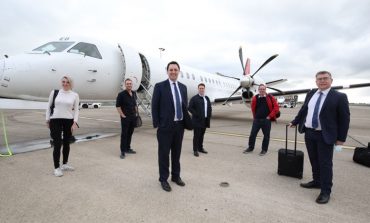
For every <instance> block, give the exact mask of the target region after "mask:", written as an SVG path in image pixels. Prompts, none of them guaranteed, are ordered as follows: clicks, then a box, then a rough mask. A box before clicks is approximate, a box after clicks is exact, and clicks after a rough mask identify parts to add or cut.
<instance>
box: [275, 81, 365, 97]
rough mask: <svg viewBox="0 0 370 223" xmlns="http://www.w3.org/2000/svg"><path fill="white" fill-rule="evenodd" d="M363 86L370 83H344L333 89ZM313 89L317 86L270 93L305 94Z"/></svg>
mask: <svg viewBox="0 0 370 223" xmlns="http://www.w3.org/2000/svg"><path fill="white" fill-rule="evenodd" d="M362 87H370V83H363V84H351V85H347V86H345V85H343V86H332V87H331V88H332V89H335V90H340V89H351V88H362ZM312 89H317V88H307V89H297V90H290V91H281V92H270V94H272V95H274V96H284V95H295V94H305V93H307V92H309V91H311V90H312Z"/></svg>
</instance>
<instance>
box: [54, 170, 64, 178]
mask: <svg viewBox="0 0 370 223" xmlns="http://www.w3.org/2000/svg"><path fill="white" fill-rule="evenodd" d="M54 175H55V176H56V177H61V176H63V172H62V170H61V169H60V168H56V169H55V170H54Z"/></svg>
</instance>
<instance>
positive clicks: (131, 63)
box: [118, 44, 143, 91]
mask: <svg viewBox="0 0 370 223" xmlns="http://www.w3.org/2000/svg"><path fill="white" fill-rule="evenodd" d="M118 48H119V49H120V51H121V54H122V63H123V67H124V69H123V74H122V82H123V81H124V80H125V79H127V78H129V79H131V80H132V89H133V90H134V91H137V90H138V89H139V87H140V83H141V80H142V73H143V68H142V64H141V58H140V56H139V53H138V52H137V51H135V50H133V49H131V48H129V47H126V46H123V47H121V46H120V45H119V44H118ZM122 88H123V89H124V85H123V86H122Z"/></svg>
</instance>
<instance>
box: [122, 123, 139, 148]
mask: <svg viewBox="0 0 370 223" xmlns="http://www.w3.org/2000/svg"><path fill="white" fill-rule="evenodd" d="M135 122H136V117H135V116H126V118H122V117H121V145H120V148H121V154H125V152H126V151H127V150H129V149H131V139H132V134H133V133H134V128H135Z"/></svg>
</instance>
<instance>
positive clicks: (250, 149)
mask: <svg viewBox="0 0 370 223" xmlns="http://www.w3.org/2000/svg"><path fill="white" fill-rule="evenodd" d="M250 152H253V149H252V148H247V149H246V150H244V151H243V153H250Z"/></svg>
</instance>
